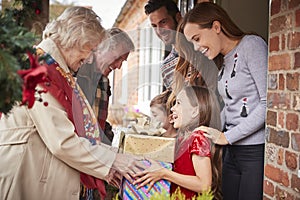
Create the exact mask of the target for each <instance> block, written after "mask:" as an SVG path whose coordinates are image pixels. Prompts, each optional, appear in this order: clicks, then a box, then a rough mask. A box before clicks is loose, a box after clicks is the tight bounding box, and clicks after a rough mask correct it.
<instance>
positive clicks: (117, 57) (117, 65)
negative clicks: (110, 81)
mask: <svg viewBox="0 0 300 200" xmlns="http://www.w3.org/2000/svg"><path fill="white" fill-rule="evenodd" d="M129 53H130V52H129V50H128V49H126V48H125V47H124V46H123V45H121V44H120V45H118V46H117V47H116V48H115V49H113V50H108V51H105V52H101V51H100V50H98V51H96V54H95V56H96V63H97V68H98V69H99V70H100V72H101V73H102V75H103V76H108V75H109V74H110V72H112V71H113V70H115V69H121V67H122V64H123V62H124V61H126V60H127V58H128V56H129Z"/></svg>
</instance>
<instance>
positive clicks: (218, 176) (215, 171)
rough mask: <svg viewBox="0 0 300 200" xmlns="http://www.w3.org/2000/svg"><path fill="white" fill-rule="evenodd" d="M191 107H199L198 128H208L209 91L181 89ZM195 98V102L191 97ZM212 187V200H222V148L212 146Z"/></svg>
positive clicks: (188, 87) (203, 88)
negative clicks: (202, 126)
mask: <svg viewBox="0 0 300 200" xmlns="http://www.w3.org/2000/svg"><path fill="white" fill-rule="evenodd" d="M183 89H184V90H185V92H186V95H187V97H188V98H189V101H190V103H191V105H192V106H197V105H198V106H199V126H201V125H204V126H209V122H210V120H211V116H212V113H211V112H212V105H213V103H212V98H211V97H210V95H211V94H210V92H209V89H207V88H205V87H199V86H187V87H184V88H183ZM195 96H196V97H197V100H196V99H194V98H193V97H195ZM211 166H212V185H211V191H212V192H213V195H214V199H216V200H221V199H222V189H221V188H222V187H221V185H222V148H221V146H219V145H216V144H212V148H211Z"/></svg>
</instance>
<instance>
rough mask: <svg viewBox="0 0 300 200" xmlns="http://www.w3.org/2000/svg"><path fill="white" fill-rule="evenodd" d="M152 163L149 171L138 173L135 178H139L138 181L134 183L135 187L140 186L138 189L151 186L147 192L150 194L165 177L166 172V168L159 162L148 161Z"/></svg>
mask: <svg viewBox="0 0 300 200" xmlns="http://www.w3.org/2000/svg"><path fill="white" fill-rule="evenodd" d="M147 160H148V161H149V162H150V163H151V166H150V167H149V168H147V169H145V170H144V171H142V172H138V173H136V174H135V175H134V177H135V178H137V177H140V178H138V179H137V180H135V181H134V182H133V185H136V184H139V183H140V184H139V185H138V186H137V189H139V188H141V187H143V186H145V185H147V184H149V188H148V190H147V192H149V191H150V190H151V188H152V187H153V185H154V183H156V182H157V181H159V180H161V179H163V177H164V172H165V170H166V169H165V168H164V167H162V166H161V165H160V164H159V163H158V162H157V161H154V160H151V159H147Z"/></svg>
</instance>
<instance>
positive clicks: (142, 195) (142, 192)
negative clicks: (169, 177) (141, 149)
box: [122, 160, 172, 200]
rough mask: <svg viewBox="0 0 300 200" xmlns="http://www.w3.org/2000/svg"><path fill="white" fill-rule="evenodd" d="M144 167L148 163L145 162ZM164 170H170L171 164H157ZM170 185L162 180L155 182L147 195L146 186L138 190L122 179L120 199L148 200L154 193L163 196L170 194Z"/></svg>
mask: <svg viewBox="0 0 300 200" xmlns="http://www.w3.org/2000/svg"><path fill="white" fill-rule="evenodd" d="M144 163H145V164H146V165H150V163H149V162H148V161H146V160H145V162H144ZM159 163H160V164H161V165H162V166H163V167H164V168H167V169H169V170H172V164H171V163H167V162H159ZM170 185H171V183H170V182H169V181H166V180H164V179H162V180H160V181H157V182H156V183H155V184H154V186H153V187H152V188H151V190H150V191H149V193H147V190H148V186H147V185H146V186H144V187H141V188H140V189H138V190H137V189H136V187H135V186H134V185H132V184H131V183H130V182H129V181H127V180H126V179H123V183H122V197H123V200H146V199H150V197H151V196H153V195H154V194H155V193H156V192H158V193H162V192H165V194H170Z"/></svg>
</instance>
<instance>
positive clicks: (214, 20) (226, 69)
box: [182, 2, 268, 200]
mask: <svg viewBox="0 0 300 200" xmlns="http://www.w3.org/2000/svg"><path fill="white" fill-rule="evenodd" d="M182 28H183V32H184V35H185V37H186V39H187V40H188V41H190V42H191V43H193V45H194V49H195V50H197V51H199V52H201V53H202V54H203V55H204V56H206V57H207V58H208V59H210V60H214V61H216V62H217V63H221V65H220V66H221V69H220V72H219V76H218V91H219V93H220V95H221V96H222V98H223V100H224V108H223V110H222V112H221V117H222V122H223V130H222V132H221V131H219V130H217V129H213V128H211V127H207V126H202V127H200V128H199V130H202V131H204V132H206V136H207V137H210V138H212V140H213V141H214V142H215V143H216V144H220V145H224V148H223V149H224V150H225V151H224V160H223V174H222V177H223V180H222V185H223V195H224V199H225V200H227V199H228V200H233V199H243V200H247V199H249V200H252V199H262V191H263V168H264V142H265V116H266V89H267V67H268V63H267V62H268V56H267V52H268V47H267V44H266V42H265V41H264V40H263V38H261V37H259V36H258V35H256V34H250V33H245V32H243V31H242V30H241V29H240V28H239V27H238V26H237V25H236V24H235V23H234V22H233V21H232V20H231V18H230V17H229V16H228V14H227V13H226V11H225V10H224V9H223V8H222V7H220V6H218V5H217V4H214V3H208V2H205V3H199V4H197V5H196V6H195V7H194V8H193V9H192V10H191V11H189V12H188V13H187V14H186V15H185V16H184V19H183V21H182Z"/></svg>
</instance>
